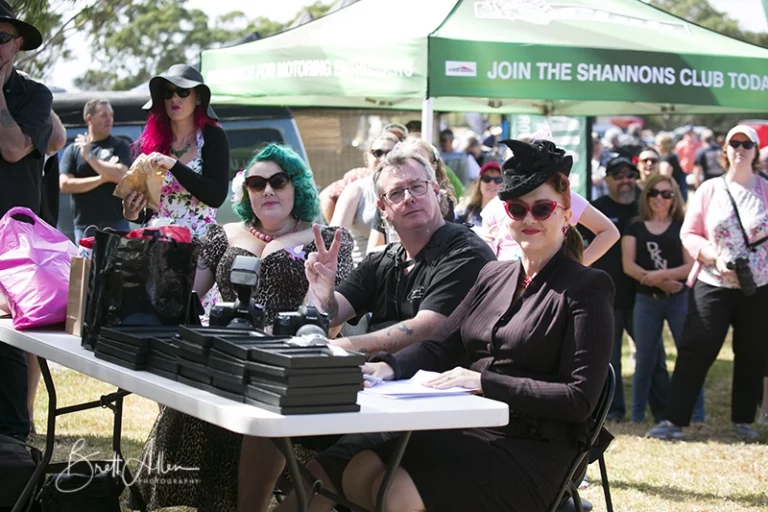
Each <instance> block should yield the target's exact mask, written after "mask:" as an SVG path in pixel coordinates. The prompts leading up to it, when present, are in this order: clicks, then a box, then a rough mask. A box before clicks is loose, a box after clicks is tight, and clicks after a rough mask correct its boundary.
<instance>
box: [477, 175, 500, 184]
mask: <svg viewBox="0 0 768 512" xmlns="http://www.w3.org/2000/svg"><path fill="white" fill-rule="evenodd" d="M480 180H481V181H482V182H483V183H490V182H494V183H495V184H497V185H501V184H502V182H503V181H504V180H503V179H502V178H501V176H486V175H483V176H481V177H480Z"/></svg>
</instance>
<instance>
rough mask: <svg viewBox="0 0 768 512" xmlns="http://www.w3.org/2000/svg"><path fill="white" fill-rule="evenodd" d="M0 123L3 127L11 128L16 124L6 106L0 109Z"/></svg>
mask: <svg viewBox="0 0 768 512" xmlns="http://www.w3.org/2000/svg"><path fill="white" fill-rule="evenodd" d="M0 125H2V126H3V127H4V128H12V127H14V126H17V125H16V121H15V120H14V119H13V116H12V115H11V113H10V112H9V111H8V109H7V108H4V109H0Z"/></svg>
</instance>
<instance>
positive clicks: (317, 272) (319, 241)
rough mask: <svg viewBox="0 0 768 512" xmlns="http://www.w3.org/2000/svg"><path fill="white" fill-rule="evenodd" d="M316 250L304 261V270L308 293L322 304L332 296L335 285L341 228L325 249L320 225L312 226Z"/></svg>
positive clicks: (326, 302)
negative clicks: (329, 245)
mask: <svg viewBox="0 0 768 512" xmlns="http://www.w3.org/2000/svg"><path fill="white" fill-rule="evenodd" d="M312 233H313V234H314V236H315V245H316V246H317V252H312V253H310V254H309V256H307V260H306V262H304V271H305V274H306V276H307V281H308V282H309V293H310V294H312V295H313V296H314V298H315V299H316V300H318V301H320V304H322V305H323V306H327V305H328V300H329V299H330V298H331V297H332V296H333V292H334V289H335V287H336V269H337V268H338V264H339V248H340V247H341V230H340V229H337V230H336V233H334V235H333V242H332V243H331V247H330V248H328V249H326V247H325V241H324V240H323V235H322V234H321V232H320V226H318V225H317V224H315V225H313V226H312Z"/></svg>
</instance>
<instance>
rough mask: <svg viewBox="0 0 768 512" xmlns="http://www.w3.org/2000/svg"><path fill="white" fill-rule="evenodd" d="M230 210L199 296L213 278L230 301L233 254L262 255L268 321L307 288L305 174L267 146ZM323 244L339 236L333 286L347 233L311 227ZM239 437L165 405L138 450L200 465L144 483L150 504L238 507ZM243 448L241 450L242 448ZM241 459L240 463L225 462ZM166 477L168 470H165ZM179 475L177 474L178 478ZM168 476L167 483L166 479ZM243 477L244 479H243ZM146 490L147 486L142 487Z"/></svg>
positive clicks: (244, 469)
mask: <svg viewBox="0 0 768 512" xmlns="http://www.w3.org/2000/svg"><path fill="white" fill-rule="evenodd" d="M232 186H233V189H234V190H233V192H234V195H233V202H234V203H235V205H234V211H235V213H236V214H237V215H238V217H240V219H241V221H240V222H233V223H230V224H225V225H223V226H220V225H217V224H211V225H210V226H209V227H208V230H207V232H206V234H205V236H204V237H203V238H202V240H201V243H202V251H201V254H200V260H199V263H198V269H197V275H196V277H195V286H194V289H195V291H196V292H197V293H198V294H200V295H201V296H202V295H203V294H205V293H206V292H207V291H208V290H209V289H210V288H211V287H212V286H213V284H214V283H216V284H217V285H218V287H219V291H220V292H221V296H222V298H223V300H225V301H234V300H235V298H236V293H235V290H234V288H233V286H232V283H231V282H230V279H229V275H230V270H231V268H232V264H233V263H234V260H235V258H236V257H237V256H240V255H244V256H258V257H260V258H261V280H260V285H259V289H258V291H257V293H256V300H257V302H258V303H259V304H262V305H263V306H264V310H265V315H266V322H267V324H268V325H271V323H272V320H273V318H274V316H275V314H276V313H279V312H281V311H296V309H297V308H298V307H299V306H300V305H301V304H302V303H303V302H304V299H305V296H306V294H307V290H308V286H309V285H308V283H307V278H306V276H305V273H304V261H305V259H306V258H307V255H309V254H310V253H312V252H314V251H317V247H316V244H315V237H314V234H313V226H312V222H313V221H314V220H315V219H316V218H317V216H318V215H319V211H320V208H319V200H318V197H317V192H316V188H315V182H314V179H313V178H312V172H311V171H310V170H309V169H308V168H307V165H306V164H305V163H304V161H303V160H302V159H301V157H300V156H299V155H298V154H297V153H296V152H295V151H294V150H293V149H291V148H289V147H287V146H281V145H278V144H270V145H268V146H266V147H265V148H264V149H262V150H261V151H260V152H259V153H258V154H257V155H256V156H255V157H254V158H253V159H252V160H251V161H250V163H249V164H248V167H247V168H246V170H245V171H243V172H242V173H241V174H239V176H237V177H236V178H235V179H234V180H233V185H232ZM315 229H316V230H318V231H319V233H320V234H321V235H322V238H323V241H324V242H325V245H326V247H330V245H331V242H332V241H333V239H334V237H336V238H339V239H340V240H341V250H340V251H339V264H338V271H337V274H336V283H337V284H338V283H340V282H341V281H342V280H343V279H344V278H346V276H347V275H348V274H349V272H350V271H351V270H352V237H351V236H350V234H349V232H348V231H347V230H345V229H344V228H338V227H334V228H331V227H315ZM242 439H243V436H241V435H239V434H235V433H232V432H230V431H228V430H225V429H222V428H220V427H216V426H214V425H211V424H209V423H206V422H204V421H201V420H198V419H196V418H193V417H191V416H187V415H186V414H182V413H180V412H178V411H174V410H172V409H170V408H168V407H165V408H164V409H163V410H162V411H161V413H160V415H159V416H158V419H157V421H156V422H155V426H154V428H153V429H152V432H151V433H150V436H149V440H148V442H147V444H146V446H145V448H144V453H143V454H142V456H143V457H149V456H151V457H153V458H152V459H142V460H160V459H158V457H159V456H162V457H163V461H164V463H165V464H167V466H168V467H183V468H200V471H199V473H198V474H196V476H195V478H194V479H187V480H190V481H193V482H195V483H184V484H179V483H169V484H165V485H163V484H158V483H154V484H151V485H147V486H145V488H144V489H143V490H144V496H145V497H148V498H149V499H150V503H149V508H150V509H152V510H153V509H156V508H161V507H170V506H189V507H193V508H198V509H201V510H209V511H231V510H235V509H236V508H237V496H238V491H237V483H238V474H241V475H244V476H247V475H248V474H249V473H251V472H252V466H253V465H254V464H258V462H259V461H258V458H257V457H250V456H244V457H240V451H241V443H242ZM246 451H247V447H246ZM238 460H239V461H240V466H239V467H238V465H237V464H232V461H238ZM167 476H169V477H170V475H167ZM177 476H178V477H179V478H182V477H183V475H177ZM172 480H173V477H171V478H167V479H166V481H172ZM246 480H247V478H246ZM146 487H150V488H146Z"/></svg>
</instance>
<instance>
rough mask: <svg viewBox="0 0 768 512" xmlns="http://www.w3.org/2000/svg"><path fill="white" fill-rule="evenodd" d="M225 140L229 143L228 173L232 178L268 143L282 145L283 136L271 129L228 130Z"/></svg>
mask: <svg viewBox="0 0 768 512" xmlns="http://www.w3.org/2000/svg"><path fill="white" fill-rule="evenodd" d="M227 140H228V141H229V171H230V178H232V177H234V175H235V173H236V172H237V171H239V170H241V169H244V168H245V166H246V165H248V162H250V161H251V158H253V157H254V155H256V153H258V151H259V150H260V149H261V148H263V147H264V146H266V145H267V144H269V143H270V142H276V143H278V144H280V143H282V142H283V136H282V134H281V133H280V132H279V131H277V130H273V129H271V128H259V129H250V130H249V129H246V130H229V131H227Z"/></svg>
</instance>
